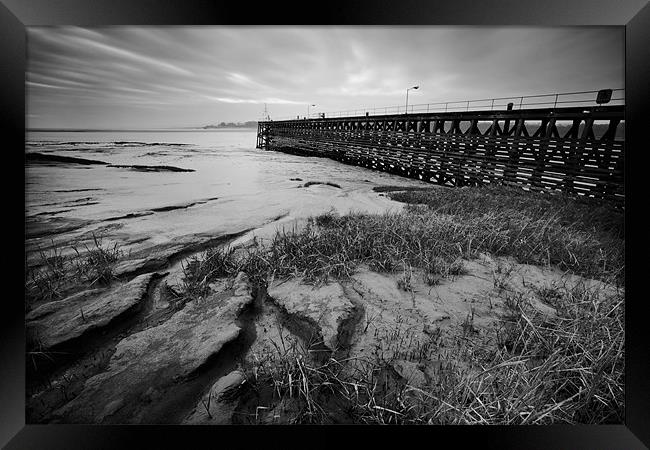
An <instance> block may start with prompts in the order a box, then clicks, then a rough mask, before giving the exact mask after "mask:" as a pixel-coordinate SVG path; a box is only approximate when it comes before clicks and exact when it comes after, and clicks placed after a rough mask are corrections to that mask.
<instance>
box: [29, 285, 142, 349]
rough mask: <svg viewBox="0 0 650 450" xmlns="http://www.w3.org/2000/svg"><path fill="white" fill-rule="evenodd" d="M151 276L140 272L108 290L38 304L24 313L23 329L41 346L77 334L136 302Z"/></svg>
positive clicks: (47, 346) (90, 291)
mask: <svg viewBox="0 0 650 450" xmlns="http://www.w3.org/2000/svg"><path fill="white" fill-rule="evenodd" d="M153 276H154V274H151V273H148V274H144V275H140V276H138V277H136V278H134V279H133V280H131V281H129V282H128V283H125V284H123V285H121V286H119V287H117V288H114V289H111V290H108V291H104V292H101V293H99V292H100V291H98V290H88V291H84V292H80V293H78V294H75V295H72V296H70V297H67V298H65V299H63V300H59V301H55V302H50V303H46V304H44V305H41V306H39V307H38V308H36V309H34V310H32V311H31V312H30V313H29V314H28V315H27V317H26V319H27V329H28V330H29V331H30V332H31V333H34V334H35V337H36V339H37V340H38V341H39V342H40V344H41V345H42V347H43V348H45V349H48V348H51V347H54V346H56V345H59V344H62V343H64V342H67V341H70V340H71V339H75V338H78V337H79V336H81V335H82V334H84V333H86V332H87V331H89V330H93V329H97V328H101V327H103V326H106V325H107V324H108V323H109V322H111V321H112V320H113V319H114V318H115V317H117V316H119V315H121V314H123V313H125V312H127V311H128V310H130V309H131V308H134V307H136V306H138V304H139V303H140V301H141V300H142V298H143V297H144V296H145V295H146V293H147V288H148V287H149V283H150V282H151V280H152V278H153Z"/></svg>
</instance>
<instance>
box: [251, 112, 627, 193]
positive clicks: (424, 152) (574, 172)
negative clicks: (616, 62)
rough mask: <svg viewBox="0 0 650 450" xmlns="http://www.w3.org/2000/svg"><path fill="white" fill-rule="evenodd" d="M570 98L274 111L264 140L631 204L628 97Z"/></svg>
mask: <svg viewBox="0 0 650 450" xmlns="http://www.w3.org/2000/svg"><path fill="white" fill-rule="evenodd" d="M509 103H512V102H509ZM568 104H569V103H563V104H561V105H562V106H558V105H560V104H559V102H558V103H557V104H555V107H550V108H523V107H522V108H518V109H516V108H514V105H513V108H512V109H510V110H508V109H507V108H502V109H498V110H497V109H496V106H495V108H494V109H493V108H492V107H491V106H492V105H490V108H487V109H482V110H481V109H470V110H451V108H448V110H447V111H437V112H429V113H427V112H426V111H417V110H416V109H415V108H414V113H413V114H411V113H410V111H409V114H390V113H388V114H377V115H370V114H368V115H367V116H366V115H362V116H356V117H352V116H351V117H341V118H338V117H326V118H322V117H321V118H318V119H310V120H304V119H294V120H285V121H265V122H259V124H258V135H257V147H258V148H262V149H266V150H276V151H282V152H286V153H293V154H300V155H308V156H321V157H327V158H332V159H335V160H337V161H341V162H344V163H347V164H353V165H358V166H362V167H367V168H371V169H374V170H381V171H386V172H390V173H395V174H399V175H402V176H406V177H412V178H417V179H421V180H424V181H429V182H434V183H438V184H442V185H449V186H475V185H481V184H486V183H495V182H496V183H505V184H516V185H520V186H522V187H524V188H526V189H533V190H552V191H564V192H566V193H570V194H577V195H586V196H590V197H596V198H599V199H603V200H607V201H612V202H615V203H616V204H618V205H623V201H624V190H623V164H624V140H625V126H624V124H625V122H624V111H625V107H624V105H606V106H589V107H584V106H579V107H575V106H573V107H572V106H567V105H568ZM414 106H415V105H414ZM465 109H467V107H466V108H465Z"/></svg>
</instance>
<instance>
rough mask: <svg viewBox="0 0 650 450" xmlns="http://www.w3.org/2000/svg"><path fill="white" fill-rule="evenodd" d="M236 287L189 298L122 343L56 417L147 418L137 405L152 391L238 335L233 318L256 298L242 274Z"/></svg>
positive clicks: (71, 419)
mask: <svg viewBox="0 0 650 450" xmlns="http://www.w3.org/2000/svg"><path fill="white" fill-rule="evenodd" d="M234 291H235V292H236V294H234V295H228V293H222V294H213V295H211V296H209V297H207V298H205V299H203V300H194V301H191V302H188V303H187V304H186V305H185V307H184V308H183V309H182V310H181V311H178V312H177V313H175V314H174V315H173V316H172V317H170V318H169V319H168V320H167V321H166V322H164V323H162V324H161V325H158V326H155V327H152V328H148V329H146V330H143V331H141V332H138V333H135V334H132V335H131V336H129V337H127V338H125V339H123V340H122V341H120V342H119V343H118V344H117V346H116V350H115V353H114V354H113V356H112V357H111V359H110V361H109V363H108V368H107V370H106V371H105V372H103V373H100V374H98V375H95V376H94V377H92V378H89V379H88V380H87V381H86V383H85V384H84V387H83V390H82V391H81V392H80V394H79V395H78V396H77V397H75V398H74V399H73V400H72V401H70V402H69V403H67V404H66V405H65V406H63V407H62V408H60V409H59V410H57V411H56V412H55V413H54V416H55V417H56V418H57V419H58V420H59V421H60V422H63V423H102V422H108V423H134V422H140V421H142V420H146V412H145V411H142V410H138V408H142V407H143V406H142V403H143V400H145V401H146V400H147V399H148V398H149V397H151V392H163V391H164V390H165V389H166V388H168V387H169V386H171V385H172V384H173V383H174V382H176V381H178V380H181V379H182V378H184V377H186V376H187V375H189V374H191V373H192V372H194V371H195V370H196V369H198V368H199V367H201V366H202V365H203V364H204V363H205V362H206V361H207V360H208V358H210V357H211V356H213V355H215V354H216V353H218V352H219V351H220V350H221V348H222V347H223V346H224V344H226V343H228V342H230V341H232V340H234V339H235V338H237V336H238V335H239V332H240V327H239V326H238V325H237V324H236V323H235V321H236V320H237V318H238V317H239V315H240V313H241V311H242V310H243V309H244V308H245V307H246V306H247V305H248V304H249V303H251V301H252V300H253V297H252V295H251V289H250V285H249V283H248V280H247V278H246V276H245V275H244V274H240V275H239V276H238V277H237V279H236V280H235V285H234ZM144 407H145V408H146V405H145V406H144Z"/></svg>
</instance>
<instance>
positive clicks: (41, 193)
mask: <svg viewBox="0 0 650 450" xmlns="http://www.w3.org/2000/svg"><path fill="white" fill-rule="evenodd" d="M255 142H256V130H254V129H229V130H228V129H220V130H195V131H194V130H191V131H188V130H165V131H101V132H95V131H83V132H69V131H66V132H61V131H47V132H46V131H30V132H28V133H27V137H26V150H25V151H26V152H27V153H33V152H37V153H41V154H50V155H59V156H67V157H74V158H83V159H91V160H98V161H102V162H105V163H108V164H111V165H122V166H132V165H146V166H173V167H178V168H183V169H192V170H194V171H193V172H171V171H161V172H155V171H152V172H143V171H139V170H134V169H132V168H128V167H110V166H108V165H81V164H74V163H60V162H55V163H52V162H28V163H26V164H25V182H26V186H25V222H26V242H25V247H26V252H27V254H28V256H29V255H30V254H33V253H34V252H35V250H37V249H42V248H47V247H50V246H53V245H57V244H62V243H70V242H75V241H81V240H83V239H86V240H87V239H88V237H89V236H91V235H93V234H94V235H97V236H100V237H102V239H104V240H108V241H110V242H115V243H118V244H119V245H120V246H122V248H123V249H125V250H129V249H131V250H141V249H143V248H147V247H149V246H155V245H160V244H165V243H168V242H173V241H177V240H179V239H183V238H184V237H188V236H201V237H204V238H205V237H218V236H220V235H224V234H230V233H239V232H242V231H243V230H250V231H249V232H248V233H247V234H246V238H251V237H252V235H258V236H260V238H265V237H269V236H270V235H272V234H273V233H274V232H275V231H276V230H279V229H282V228H285V229H286V228H291V227H292V226H294V225H295V224H296V223H299V222H300V221H304V219H305V218H307V217H309V216H312V215H315V214H320V213H324V212H328V211H336V212H338V213H340V214H345V213H347V212H351V211H359V212H384V211H397V210H399V209H400V208H401V204H399V203H397V202H393V201H391V200H389V199H387V198H386V197H384V196H382V195H380V194H378V193H376V192H374V191H373V190H372V188H373V187H375V186H383V185H404V186H423V185H424V183H423V182H420V181H417V180H410V179H406V178H401V177H398V176H395V175H390V174H386V173H382V172H377V171H372V170H370V169H366V168H361V167H354V166H349V165H345V164H342V163H339V162H336V161H332V160H329V159H326V158H315V157H304V156H294V155H288V154H284V153H279V152H272V151H264V150H260V149H256V148H255ZM307 182H322V183H328V182H329V183H332V184H336V185H338V186H340V187H335V186H331V185H327V184H314V185H310V186H306V187H305V186H304V184H305V183H307Z"/></svg>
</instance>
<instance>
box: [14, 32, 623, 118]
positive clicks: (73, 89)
mask: <svg viewBox="0 0 650 450" xmlns="http://www.w3.org/2000/svg"><path fill="white" fill-rule="evenodd" d="M27 31H28V36H27V37H28V39H27V44H28V71H27V85H26V87H27V102H28V108H29V109H30V114H32V116H31V117H30V118H29V120H28V124H29V125H30V126H38V127H48V126H52V127H71V128H78V127H83V126H88V127H89V128H102V127H108V126H110V127H117V126H123V127H127V128H138V127H144V128H146V127H159V126H192V125H197V126H199V125H203V124H206V123H214V121H227V122H230V121H245V120H253V119H256V118H259V117H260V115H261V112H262V110H263V107H262V104H264V103H266V104H267V105H268V107H269V110H270V111H271V114H272V117H274V116H275V117H279V116H295V115H296V114H301V115H302V114H304V112H305V111H304V109H305V106H306V105H307V104H316V105H318V106H317V107H315V108H314V109H315V110H319V111H339V110H350V109H362V108H364V107H373V106H377V107H384V106H393V105H402V104H403V103H404V97H405V90H406V88H407V87H409V86H413V85H415V84H417V85H420V89H419V90H418V91H413V92H411V93H410V95H409V103H411V101H413V102H417V103H419V104H421V103H427V102H444V101H456V100H463V99H475V98H491V97H501V96H508V95H513V96H514V95H526V94H536V93H547V92H558V91H572V90H591V89H601V88H604V87H611V88H616V87H622V86H623V73H624V72H623V67H624V55H623V48H624V47H623V43H624V39H623V38H624V35H623V33H622V31H621V30H618V29H615V28H610V27H600V28H598V27H589V28H578V27H575V28H571V27H549V28H543V27H435V26H431V27H407V26H400V27H384V26H382V27H350V26H345V27H334V26H317V27H296V26H292V27H285V26H264V27H254V26H250V27H243V26H237V27H235V26H224V27H221V26H214V27H212V26H210V27H180V26H173V27H149V26H148V27H134V26H118V27H105V28H92V29H88V28H80V27H43V28H40V27H29V28H28V30H27ZM411 95H412V97H411ZM411 98H412V100H411ZM143 108H146V113H143ZM62 111H65V113H62Z"/></svg>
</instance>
